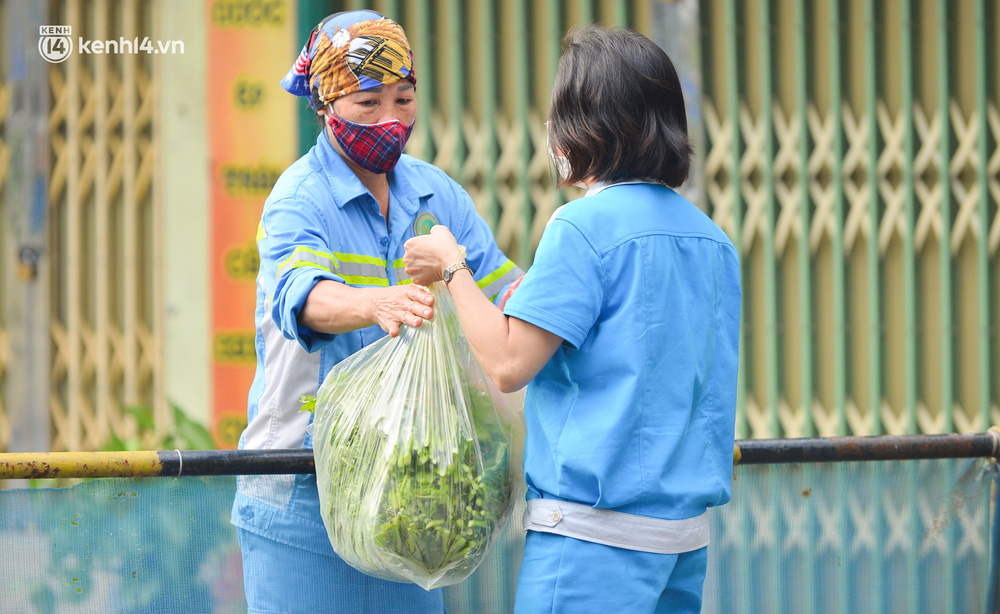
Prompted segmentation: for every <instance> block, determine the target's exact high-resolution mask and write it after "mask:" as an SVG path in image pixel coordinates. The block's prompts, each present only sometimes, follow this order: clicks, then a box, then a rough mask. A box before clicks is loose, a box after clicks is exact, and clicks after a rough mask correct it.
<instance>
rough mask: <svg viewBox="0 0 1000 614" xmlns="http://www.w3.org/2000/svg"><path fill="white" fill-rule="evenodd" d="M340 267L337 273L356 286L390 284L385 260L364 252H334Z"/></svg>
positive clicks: (383, 285) (384, 286)
mask: <svg viewBox="0 0 1000 614" xmlns="http://www.w3.org/2000/svg"><path fill="white" fill-rule="evenodd" d="M334 256H336V257H337V261H338V262H339V263H340V267H339V268H338V269H337V274H338V275H340V276H341V277H343V278H344V281H345V282H347V283H349V284H351V285H354V286H380V287H383V288H386V287H388V286H389V277H388V276H387V275H386V272H385V260H383V259H381V258H377V257H375V256H366V255H364V254H348V253H343V252H334Z"/></svg>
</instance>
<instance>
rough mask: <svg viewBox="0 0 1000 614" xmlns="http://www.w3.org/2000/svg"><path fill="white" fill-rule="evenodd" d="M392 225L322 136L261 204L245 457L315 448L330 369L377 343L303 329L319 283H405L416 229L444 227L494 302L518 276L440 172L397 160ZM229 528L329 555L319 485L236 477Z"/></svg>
mask: <svg viewBox="0 0 1000 614" xmlns="http://www.w3.org/2000/svg"><path fill="white" fill-rule="evenodd" d="M388 180H389V192H390V194H389V218H388V220H386V218H385V217H383V216H382V214H381V213H380V211H379V206H378V203H377V202H376V201H375V199H374V198H373V197H372V195H371V193H370V192H369V191H368V189H367V188H365V186H364V185H363V184H362V183H361V181H360V180H359V179H358V178H357V176H356V175H355V174H354V173H353V172H352V171H351V170H350V168H349V167H348V166H347V164H346V163H345V162H344V161H343V159H342V158H341V157H340V155H339V154H337V152H336V151H335V150H334V149H333V147H332V145H331V144H330V141H329V139H328V138H327V136H326V133H325V131H324V132H323V133H321V134H320V135H319V137H318V138H317V140H316V145H315V146H314V147H313V148H312V149H310V150H309V152H308V153H307V154H306V155H305V156H303V157H302V158H300V159H299V160H298V161H296V162H295V163H294V164H292V165H291V166H290V167H289V168H288V169H287V170H286V171H285V172H284V173H282V175H281V177H280V178H279V179H278V181H277V183H276V184H275V186H274V188H273V190H272V191H271V194H270V196H268V198H267V200H266V202H265V203H264V211H263V214H262V216H261V223H260V227H259V228H258V231H257V247H258V251H259V252H260V272H259V274H258V276H257V309H256V315H255V320H256V329H257V330H256V341H255V344H256V352H257V370H256V373H255V376H254V381H253V385H252V386H251V389H250V394H249V399H248V420H249V423H248V425H247V428H246V430H245V431H244V433H243V435H242V436H241V438H240V448H245V449H270V448H302V447H305V448H311V447H312V435H311V434H310V433H308V432H307V427H308V426H309V424H310V423H311V421H312V414H311V413H308V412H300V411H299V410H300V408H301V406H302V403H301V400H300V399H301V395H303V394H305V395H315V394H316V390H317V389H318V388H319V386H320V384H321V383H322V382H323V379H324V378H325V377H326V375H327V373H329V372H330V369H331V368H332V367H333V366H334V365H336V364H337V363H339V362H340V361H341V360H343V359H344V358H346V357H347V356H349V355H351V354H353V353H354V352H357V351H358V350H360V349H361V348H363V347H364V346H366V345H368V344H370V343H373V342H374V341H377V340H378V339H380V338H382V337H383V336H384V335H385V333H384V332H383V331H382V329H381V328H380V327H379V326H377V325H375V326H370V327H368V328H363V329H360V330H355V331H351V332H347V333H342V334H337V335H333V334H328V333H322V332H318V331H314V330H310V329H309V328H306V327H304V326H301V325H300V324H299V323H298V315H299V313H300V311H301V310H302V306H303V305H304V303H305V300H306V297H307V296H308V294H309V292H310V291H311V290H312V289H313V287H314V286H315V285H316V283H317V282H319V281H320V280H324V279H328V280H334V281H338V282H341V283H345V284H347V285H349V286H353V287H358V288H377V287H388V286H390V285H397V284H406V283H411V281H410V279H409V277H408V276H407V275H406V272H405V271H404V265H403V260H402V258H403V252H404V250H403V243H405V242H406V240H407V239H409V238H410V237H412V236H414V234H415V228H416V227H418V226H419V227H420V228H427V227H428V222H430V223H431V224H433V223H440V224H444V225H446V226H448V227H449V229H451V231H452V232H453V233H454V235H455V237H456V238H457V239H458V241H459V243H461V244H462V245H464V246H465V248H466V255H467V256H466V260H467V262H468V263H469V266H470V267H471V268H472V270H473V271H474V272H475V279H476V282H477V283H478V284H479V287H480V288H481V289H482V290H483V292H484V293H485V294H486V295H487V296H488V297H490V298H493V297H494V296H496V295H497V294H498V293H499V292H500V291H501V290H502V289H503V288H504V286H506V285H507V284H509V283H510V282H512V281H514V280H515V279H517V278H518V277H519V276H520V275H521V274H522V272H521V271H520V269H518V268H517V267H516V266H515V265H514V263H513V262H511V261H510V260H508V259H507V257H506V256H505V255H504V254H503V252H501V251H500V250H499V248H497V246H496V242H495V241H494V238H493V233H492V231H491V230H490V228H489V226H488V225H487V224H486V222H485V220H483V219H482V217H481V216H479V215H478V214H477V213H476V210H475V206H474V205H473V203H472V201H471V199H470V198H469V196H468V194H467V193H466V192H465V191H464V190H463V189H462V187H461V186H459V185H458V184H457V183H455V182H454V181H452V180H451V179H450V178H449V177H448V176H447V175H446V174H445V173H444V172H443V171H441V170H440V169H438V168H437V167H435V166H432V165H430V164H427V163H425V162H421V161H419V160H417V159H415V158H412V157H410V156H407V155H403V156H402V157H401V158H400V160H399V162H398V163H397V165H396V167H395V169H394V170H393V171H392V172H391V173H389V174H388ZM231 521H232V523H233V524H235V525H236V526H238V527H241V528H244V529H247V530H249V531H252V532H255V533H258V534H260V535H264V536H265V537H269V538H271V539H274V540H277V541H279V542H283V543H287V544H291V545H293V546H298V547H301V548H304V549H307V550H311V551H314V552H318V553H321V554H333V549H332V548H331V547H330V542H329V539H328V538H327V535H326V530H325V528H324V527H323V524H322V520H321V518H320V515H319V499H318V494H317V490H316V480H315V477H314V476H306V475H299V476H293V475H287V476H283V475H276V476H240V477H239V479H238V488H237V494H236V500H235V502H234V504H233V511H232V517H231Z"/></svg>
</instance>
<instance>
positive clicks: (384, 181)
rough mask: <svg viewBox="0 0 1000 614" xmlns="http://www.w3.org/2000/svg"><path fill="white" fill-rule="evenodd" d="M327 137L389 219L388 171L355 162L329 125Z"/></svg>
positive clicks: (384, 215) (383, 214)
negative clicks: (370, 168) (375, 169)
mask: <svg viewBox="0 0 1000 614" xmlns="http://www.w3.org/2000/svg"><path fill="white" fill-rule="evenodd" d="M326 134H327V138H328V139H329V140H330V144H331V145H333V149H334V150H335V151H336V152H337V153H338V154H339V155H340V157H341V158H343V159H344V162H346V163H347V166H348V168H350V169H351V170H352V171H354V174H355V175H357V177H358V179H360V180H361V183H362V184H363V185H364V186H365V187H366V188H368V191H369V192H371V194H372V196H373V197H374V198H375V202H377V203H378V209H379V211H380V212H381V213H382V216H383V217H385V218H386V220H388V219H389V176H388V174H386V173H373V172H371V171H369V170H365V169H363V168H361V167H360V166H358V165H357V164H355V163H354V161H353V160H351V159H350V158H348V157H347V155H346V154H344V150H343V149H341V148H340V143H338V142H337V139H336V138H335V137H334V136H333V130H332V129H331V128H330V127H329V126H328V127H327V128H326Z"/></svg>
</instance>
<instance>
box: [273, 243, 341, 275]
mask: <svg viewBox="0 0 1000 614" xmlns="http://www.w3.org/2000/svg"><path fill="white" fill-rule="evenodd" d="M303 266H310V267H316V268H318V269H322V270H324V271H326V272H327V273H332V272H333V271H334V270H335V269H336V268H337V258H336V257H335V256H334V255H333V254H330V253H327V252H321V251H318V250H315V249H312V248H310V247H303V246H299V247H296V248H295V249H294V250H293V251H292V255H291V256H289V257H288V258H285V259H284V260H282V261H281V264H279V265H278V275H277V277H278V279H281V277H282V276H283V275H284V274H285V273H287V272H288V271H291V270H292V269H296V268H298V267H303Z"/></svg>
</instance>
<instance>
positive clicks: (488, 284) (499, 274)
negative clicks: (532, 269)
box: [476, 260, 524, 300]
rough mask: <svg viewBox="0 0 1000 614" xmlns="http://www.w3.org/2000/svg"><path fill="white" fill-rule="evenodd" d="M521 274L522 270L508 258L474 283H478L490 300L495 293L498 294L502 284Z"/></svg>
mask: <svg viewBox="0 0 1000 614" xmlns="http://www.w3.org/2000/svg"><path fill="white" fill-rule="evenodd" d="M523 274H524V272H523V271H522V270H521V269H520V268H519V267H518V266H517V265H515V264H514V263H513V262H512V261H511V260H508V261H507V262H505V263H503V264H502V265H501V266H500V268H498V269H497V270H495V271H493V272H492V273H490V274H489V275H487V276H486V277H484V278H482V279H480V280H479V281H477V282H476V284H478V285H479V288H480V289H481V290H482V291H483V294H485V295H486V296H487V297H489V299H490V300H493V298H494V297H496V295H497V294H500V291H501V290H503V288H504V286H506V285H507V284H509V283H513V282H515V281H516V280H517V278H518V277H520V276H521V275H523Z"/></svg>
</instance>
